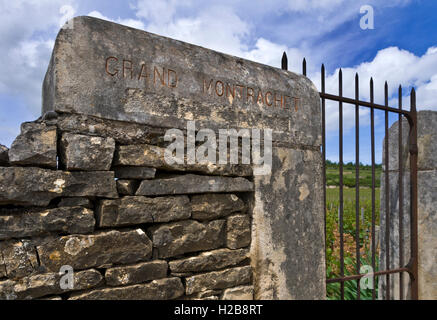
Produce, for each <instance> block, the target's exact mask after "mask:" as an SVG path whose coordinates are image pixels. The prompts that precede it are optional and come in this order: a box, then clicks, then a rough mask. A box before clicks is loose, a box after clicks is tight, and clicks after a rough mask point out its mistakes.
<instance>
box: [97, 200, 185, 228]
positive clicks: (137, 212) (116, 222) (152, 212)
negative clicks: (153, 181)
mask: <svg viewBox="0 0 437 320" xmlns="http://www.w3.org/2000/svg"><path fill="white" fill-rule="evenodd" d="M190 215H191V208H190V200H189V199H188V197H187V196H170V197H157V198H147V197H139V196H133V197H129V196H128V197H123V198H121V199H117V200H103V201H101V202H100V205H99V208H98V209H97V219H98V223H99V226H100V227H111V226H126V225H135V224H142V223H149V222H155V223H156V222H169V221H174V220H183V219H188V218H189V217H190Z"/></svg>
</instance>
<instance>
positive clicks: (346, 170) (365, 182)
mask: <svg viewBox="0 0 437 320" xmlns="http://www.w3.org/2000/svg"><path fill="white" fill-rule="evenodd" d="M380 176H381V165H375V187H376V188H379V187H380V183H381V181H380ZM359 180H360V181H359V182H360V187H368V188H371V187H372V167H371V166H369V165H363V164H361V165H360V170H359ZM326 185H327V186H337V187H338V186H340V175H339V165H338V164H337V163H332V162H330V161H327V162H326ZM343 185H344V186H346V187H350V188H354V187H355V165H354V164H352V163H346V164H344V166H343Z"/></svg>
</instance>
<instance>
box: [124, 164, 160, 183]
mask: <svg viewBox="0 0 437 320" xmlns="http://www.w3.org/2000/svg"><path fill="white" fill-rule="evenodd" d="M155 172H156V169H155V168H149V167H120V168H115V177H116V178H119V179H137V180H146V179H153V178H155Z"/></svg>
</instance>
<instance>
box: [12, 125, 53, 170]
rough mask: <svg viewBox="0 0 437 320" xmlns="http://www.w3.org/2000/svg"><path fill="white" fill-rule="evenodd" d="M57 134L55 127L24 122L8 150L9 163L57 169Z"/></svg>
mask: <svg viewBox="0 0 437 320" xmlns="http://www.w3.org/2000/svg"><path fill="white" fill-rule="evenodd" d="M56 144H57V133H56V127H55V126H47V125H46V124H44V123H34V122H25V123H23V124H22V125H21V133H20V135H18V137H17V138H16V139H15V141H14V142H13V143H12V145H11V148H10V150H9V162H10V163H11V164H13V165H34V166H41V167H47V168H56V167H57V161H56V160H57V159H56V156H57V146H56Z"/></svg>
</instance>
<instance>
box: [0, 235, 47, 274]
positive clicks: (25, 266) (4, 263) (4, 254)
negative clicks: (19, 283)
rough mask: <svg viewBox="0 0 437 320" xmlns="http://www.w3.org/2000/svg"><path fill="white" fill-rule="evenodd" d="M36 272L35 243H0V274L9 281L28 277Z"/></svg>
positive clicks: (26, 241)
mask: <svg viewBox="0 0 437 320" xmlns="http://www.w3.org/2000/svg"><path fill="white" fill-rule="evenodd" d="M37 270H38V258H37V255H36V250H35V243H34V241H32V240H9V241H3V242H0V274H1V273H2V274H3V276H4V277H8V278H9V279H16V278H21V277H25V276H27V275H30V274H32V273H34V272H36V271H37Z"/></svg>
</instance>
